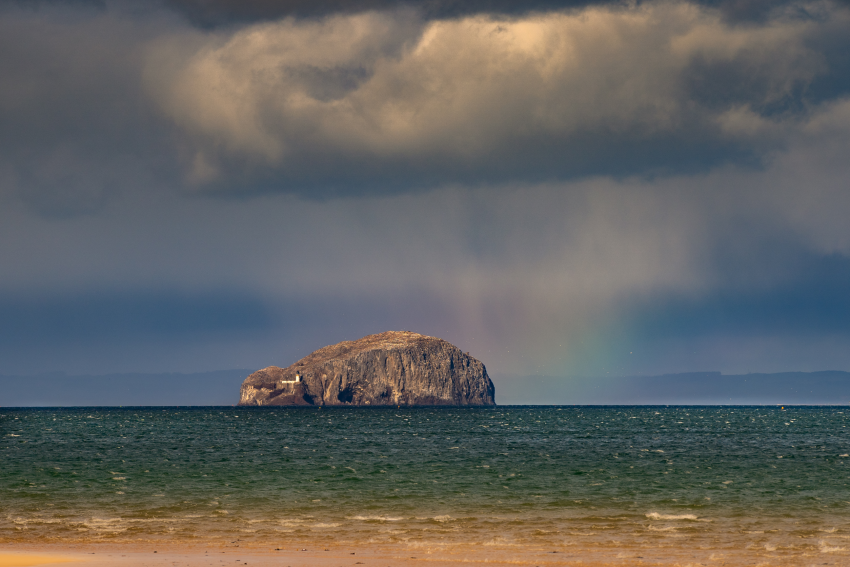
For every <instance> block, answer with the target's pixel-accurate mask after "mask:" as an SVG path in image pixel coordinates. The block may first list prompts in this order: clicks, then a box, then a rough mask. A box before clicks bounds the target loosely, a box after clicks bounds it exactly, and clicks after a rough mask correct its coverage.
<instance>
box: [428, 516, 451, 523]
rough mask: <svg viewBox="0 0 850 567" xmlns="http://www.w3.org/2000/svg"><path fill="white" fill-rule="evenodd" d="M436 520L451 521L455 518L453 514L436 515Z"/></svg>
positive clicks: (434, 518)
mask: <svg viewBox="0 0 850 567" xmlns="http://www.w3.org/2000/svg"><path fill="white" fill-rule="evenodd" d="M432 519H433V520H434V521H435V522H451V521H452V520H454V518H452V517H451V516H434V517H433V518H432Z"/></svg>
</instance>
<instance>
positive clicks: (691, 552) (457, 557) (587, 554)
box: [0, 542, 843, 567]
mask: <svg viewBox="0 0 850 567" xmlns="http://www.w3.org/2000/svg"><path fill="white" fill-rule="evenodd" d="M150 547H156V548H157V549H155V550H154V549H149V548H150ZM817 559H818V560H817V561H816V562H817V564H818V565H830V566H835V565H840V564H841V560H842V559H843V558H839V557H824V556H822V555H821V556H820V557H819V558H817ZM801 560H802V561H805V562H806V563H809V562H810V561H811V560H815V557H806V558H805V559H804V558H803V557H799V556H798V557H793V556H791V557H787V556H786V557H779V556H774V557H765V556H764V555H760V554H753V553H752V552H751V550H746V549H740V550H737V551H736V552H732V551H731V550H728V549H726V550H724V551H722V552H720V551H719V550H707V549H701V550H695V549H687V548H684V547H683V548H680V549H671V548H666V549H655V550H648V549H646V548H643V549H637V548H629V547H621V546H618V545H617V544H616V543H615V542H612V545H611V546H610V547H605V548H598V547H597V548H582V549H573V550H570V551H568V552H565V551H545V550H542V549H532V548H525V549H522V548H521V549H511V550H505V549H498V550H490V549H482V548H480V547H479V546H473V547H470V548H468V549H463V550H462V549H454V550H451V551H449V550H423V549H418V550H417V549H413V548H410V547H408V546H360V547H354V546H346V547H328V548H322V547H317V548H313V549H308V548H300V549H298V548H294V547H290V548H286V549H281V548H272V547H261V546H251V547H245V548H241V549H234V548H231V547H228V548H222V547H216V546H212V545H207V546H204V545H196V544H194V543H189V544H176V543H172V544H168V545H154V546H151V545H150V544H141V543H122V544H118V543H110V544H103V543H99V544H61V543H44V544H11V545H9V544H0V567H53V566H68V567H72V566H79V567H112V566H114V567H224V566H228V565H229V566H242V567H244V566H246V565H247V566H252V567H360V566H361V565H362V566H363V567H414V566H420V567H422V566H427V567H459V566H461V565H463V566H465V567H470V565H476V564H478V565H486V566H487V567H518V566H519V567H525V566H528V567H627V566H628V567H631V566H636V567H674V566H678V567H685V566H688V565H690V566H694V567H696V566H708V567H715V566H716V567H723V566H725V567H737V566H743V565H753V564H758V565H759V566H760V567H790V566H795V565H800V564H801ZM806 560H809V561H806Z"/></svg>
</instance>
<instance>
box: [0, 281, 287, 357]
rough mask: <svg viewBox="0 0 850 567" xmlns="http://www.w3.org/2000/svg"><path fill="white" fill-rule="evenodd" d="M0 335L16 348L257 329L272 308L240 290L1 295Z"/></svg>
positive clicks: (268, 324)
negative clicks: (39, 344)
mask: <svg viewBox="0 0 850 567" xmlns="http://www.w3.org/2000/svg"><path fill="white" fill-rule="evenodd" d="M0 321H2V323H0V337H2V341H3V343H4V344H6V345H11V344H16V343H17V345H18V347H20V346H21V345H24V344H31V343H33V342H37V343H41V344H51V343H52V344H56V343H57V342H63V341H70V342H76V341H82V342H88V341H91V340H97V341H99V342H101V343H102V344H107V343H110V342H112V341H113V340H115V339H116V338H118V337H128V336H132V337H135V338H136V339H138V338H141V337H145V336H158V337H165V338H169V337H179V336H189V335H191V336H198V335H204V334H216V333H237V332H251V333H257V332H263V331H269V330H270V329H271V328H272V327H273V321H274V317H273V309H272V308H271V306H270V305H268V304H267V303H265V302H263V301H262V299H260V298H258V297H252V296H251V295H248V294H245V293H244V292H236V293H234V292H219V293H204V292H200V293H199V292H193V293H186V292H183V293H181V292H135V293H133V292H130V291H128V290H122V291H118V292H115V291H112V292H109V291H105V292H99V293H98V292H94V291H87V292H85V293H81V294H80V293H78V294H68V293H62V292H60V291H58V290H57V291H53V292H50V293H47V294H35V295H23V294H4V295H3V296H2V297H0Z"/></svg>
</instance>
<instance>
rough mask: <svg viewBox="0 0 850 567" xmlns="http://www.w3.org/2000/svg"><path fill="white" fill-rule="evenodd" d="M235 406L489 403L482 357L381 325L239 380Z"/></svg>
mask: <svg viewBox="0 0 850 567" xmlns="http://www.w3.org/2000/svg"><path fill="white" fill-rule="evenodd" d="M239 405H240V406H296V405H299V406H307V405H314V406H426V405H427V406H434V405H437V406H494V405H496V402H495V400H494V388H493V382H491V381H490V377H489V376H487V369H486V368H484V365H483V364H482V363H481V362H480V361H478V360H476V359H474V358H472V357H471V356H469V355H468V354H466V353H464V352H462V351H461V350H460V349H459V348H457V347H456V346H454V345H453V344H451V343H448V342H446V341H444V340H442V339H438V338H435V337H426V336H424V335H419V334H417V333H411V332H408V331H388V332H386V333H380V334H377V335H369V336H368V337H363V338H362V339H359V340H356V341H345V342H342V343H339V344H335V345H331V346H326V347H325V348H322V349H319V350H317V351H316V352H314V353H312V354H310V355H308V356H305V357H304V358H302V359H301V360H299V361H298V362H296V363H295V364H293V365H292V366H288V367H287V368H279V367H277V366H269V367H268V368H264V369H262V370H258V371H257V372H254V373H253V374H251V375H250V376H248V377H247V378H246V379H245V381H244V382H243V383H242V391H241V397H240V400H239Z"/></svg>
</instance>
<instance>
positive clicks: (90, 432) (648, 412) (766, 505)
mask: <svg viewBox="0 0 850 567" xmlns="http://www.w3.org/2000/svg"><path fill="white" fill-rule="evenodd" d="M848 425H850V410H848V411H847V412H845V411H844V409H843V408H837V407H793V408H785V409H784V410H782V409H780V408H773V407H769V408H767V407H497V408H479V409H445V408H437V409H377V408H374V409H327V408H326V409H312V408H311V409H280V408H278V409H275V408H253V409H248V408H232V407H230V408H189V409H175V408H88V409H20V410H18V409H0V463H2V466H0V542H6V543H13V542H24V543H25V542H35V541H43V540H51V541H59V542H92V541H150V540H153V541H159V540H180V541H183V540H191V541H196V542H206V541H211V542H216V541H225V540H230V541H235V540H236V539H239V540H241V541H243V542H246V543H250V542H264V543H265V542H292V541H311V542H315V541H319V542H336V543H340V542H350V543H363V542H371V543H378V544H380V543H386V544H405V545H409V546H417V545H419V546H437V547H439V546H452V545H457V544H459V543H464V544H467V545H468V544H480V545H482V546H487V545H490V546H503V547H504V546H508V547H510V546H531V547H539V548H541V549H543V548H552V549H560V548H565V547H569V546H576V545H581V546H585V547H593V546H611V545H628V546H633V547H636V548H641V547H642V546H652V547H654V548H658V547H659V546H661V547H663V546H668V545H669V546H673V547H675V546H679V547H681V546H683V545H687V546H696V547H698V548H701V549H736V548H740V549H748V550H751V551H753V552H758V553H764V554H767V555H768V556H769V555H770V554H771V553H774V554H776V553H786V554H787V553H797V554H828V555H829V556H830V557H833V558H839V557H850V555H848V554H847V549H848V548H850V486H848V485H850V457H848V453H850V431H848Z"/></svg>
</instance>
